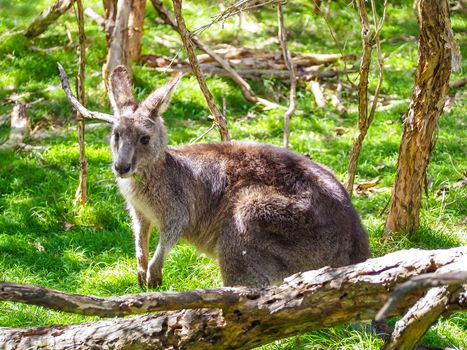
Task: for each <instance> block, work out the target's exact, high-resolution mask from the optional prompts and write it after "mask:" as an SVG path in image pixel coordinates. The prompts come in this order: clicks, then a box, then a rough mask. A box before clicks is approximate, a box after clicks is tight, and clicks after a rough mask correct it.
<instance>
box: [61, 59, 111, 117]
mask: <svg viewBox="0 0 467 350" xmlns="http://www.w3.org/2000/svg"><path fill="white" fill-rule="evenodd" d="M57 65H58V72H59V74H60V80H61V83H62V88H63V91H65V94H66V97H67V99H68V101H69V102H70V103H71V105H72V106H73V107H74V108H75V109H76V110H77V111H78V112H79V113H80V114H81V115H82V116H83V117H85V118H87V119H98V120H103V121H105V122H108V123H113V122H114V121H115V117H114V116H113V115H111V114H106V113H101V112H93V111H89V110H88V109H87V108H86V107H84V106H83V105H82V104H81V103H80V102H79V101H78V100H77V99H76V97H75V96H74V95H73V93H72V92H71V89H70V83H69V82H68V76H67V74H66V73H65V70H64V69H63V67H62V65H61V64H60V63H58V64H57Z"/></svg>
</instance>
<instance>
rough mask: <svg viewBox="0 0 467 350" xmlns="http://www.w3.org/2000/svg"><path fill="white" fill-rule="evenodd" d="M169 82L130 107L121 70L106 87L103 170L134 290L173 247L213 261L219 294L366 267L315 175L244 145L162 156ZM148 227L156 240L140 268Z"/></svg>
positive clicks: (306, 166) (267, 149)
mask: <svg viewBox="0 0 467 350" xmlns="http://www.w3.org/2000/svg"><path fill="white" fill-rule="evenodd" d="M179 80H180V76H177V77H176V78H175V79H173V80H172V81H170V82H168V83H167V84H165V85H163V86H161V87H159V88H158V89H156V90H155V91H154V92H152V93H151V94H150V95H149V97H147V98H146V99H145V100H144V102H142V103H140V104H138V102H137V101H136V100H135V99H134V97H133V94H132V91H131V90H132V84H131V81H130V77H129V74H128V72H127V71H126V69H125V68H124V67H123V66H119V67H117V68H116V69H115V70H114V71H113V72H112V74H111V76H110V80H109V96H110V100H111V104H112V107H113V110H114V117H115V121H114V125H113V129H112V133H111V149H112V157H113V171H114V173H115V175H116V177H117V182H118V186H119V188H120V191H121V193H122V195H123V197H124V198H125V200H126V203H127V206H128V210H129V212H130V215H131V217H132V221H133V230H134V235H135V241H136V257H137V261H138V281H139V284H140V285H141V286H142V287H144V286H145V285H148V286H149V287H154V286H157V285H159V284H161V283H162V267H163V264H164V259H165V257H166V255H167V254H168V253H169V252H170V250H171V249H172V247H173V246H174V245H175V244H176V243H177V242H178V241H179V240H180V239H185V240H186V241H188V242H190V243H192V244H193V245H195V246H196V247H197V248H198V249H199V250H200V251H202V252H205V253H206V254H208V255H210V256H212V257H214V258H216V259H217V260H218V262H219V265H220V269H221V273H222V279H223V282H224V285H226V286H234V285H242V286H250V287H262V286H267V285H271V284H276V283H279V282H281V281H282V279H283V278H285V277H287V276H290V275H292V274H294V273H296V272H299V271H306V270H311V269H317V268H321V267H323V266H332V267H336V266H342V265H348V264H353V263H357V262H361V261H364V260H365V259H367V258H368V256H369V249H368V238H367V235H366V233H365V231H364V230H363V228H362V226H361V223H360V220H359V218H358V215H357V213H356V211H355V209H354V208H353V206H352V204H351V202H350V199H349V196H348V195H347V193H346V191H345V189H344V188H343V186H342V185H341V184H340V183H339V182H338V181H337V180H336V179H335V177H334V176H333V175H332V174H331V172H330V171H329V170H327V169H326V168H325V167H323V166H321V165H318V164H316V163H314V162H312V161H311V160H309V159H307V158H306V157H304V156H301V155H299V154H296V153H293V152H291V151H288V150H286V149H282V148H278V147H274V146H269V145H264V144H257V143H252V142H223V143H219V144H197V145H190V146H183V147H177V148H172V147H168V146H167V132H166V129H165V126H164V122H163V120H162V117H161V115H162V113H163V112H164V111H165V109H166V108H167V105H168V103H169V101H170V98H171V95H172V92H173V91H174V89H175V86H176V85H177V83H178V82H179ZM153 226H156V227H157V228H158V229H159V234H160V236H159V243H158V245H157V249H156V252H155V254H154V256H153V258H152V259H151V261H149V262H148V254H149V248H148V244H149V236H150V230H151V227H153Z"/></svg>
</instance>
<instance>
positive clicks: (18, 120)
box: [0, 103, 31, 151]
mask: <svg viewBox="0 0 467 350" xmlns="http://www.w3.org/2000/svg"><path fill="white" fill-rule="evenodd" d="M10 124H11V129H10V135H9V137H8V140H7V141H6V142H4V143H2V144H1V145H0V151H6V150H15V149H18V148H21V147H22V146H23V145H24V144H23V141H24V139H25V138H27V137H28V136H29V129H30V127H31V118H30V117H29V115H28V114H27V111H26V104H25V103H18V104H16V105H15V106H14V107H13V111H12V112H11V118H10Z"/></svg>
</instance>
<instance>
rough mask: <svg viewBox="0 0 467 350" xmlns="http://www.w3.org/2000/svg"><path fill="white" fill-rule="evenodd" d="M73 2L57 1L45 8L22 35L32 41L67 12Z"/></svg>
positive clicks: (69, 0)
mask: <svg viewBox="0 0 467 350" xmlns="http://www.w3.org/2000/svg"><path fill="white" fill-rule="evenodd" d="M73 2H74V0H57V1H55V3H54V4H53V5H52V6H50V7H48V8H46V9H45V10H44V11H42V12H41V13H40V15H39V16H37V17H36V19H34V21H33V22H32V23H31V24H30V25H29V27H27V28H26V29H25V30H24V35H26V36H27V37H28V38H30V39H32V38H35V37H36V36H38V35H40V34H42V33H43V32H45V31H46V30H47V28H48V27H49V26H50V25H51V24H52V23H54V22H55V21H56V20H57V19H58V18H59V17H60V16H61V15H63V14H64V13H65V12H67V11H68V9H69V8H70V7H71V5H73Z"/></svg>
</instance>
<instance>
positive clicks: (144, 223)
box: [130, 208, 151, 288]
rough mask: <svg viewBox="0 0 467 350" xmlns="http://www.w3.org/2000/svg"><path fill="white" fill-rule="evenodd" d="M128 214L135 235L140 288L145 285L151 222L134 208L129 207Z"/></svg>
mask: <svg viewBox="0 0 467 350" xmlns="http://www.w3.org/2000/svg"><path fill="white" fill-rule="evenodd" d="M130 214H131V217H132V224H133V232H134V235H135V247H136V261H137V263H138V283H139V285H140V287H141V288H144V286H145V285H146V275H147V270H148V256H149V249H148V246H149V237H150V231H151V224H150V223H149V221H148V220H146V219H145V218H144V217H143V215H141V214H140V213H138V212H137V211H136V210H135V209H134V208H130Z"/></svg>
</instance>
